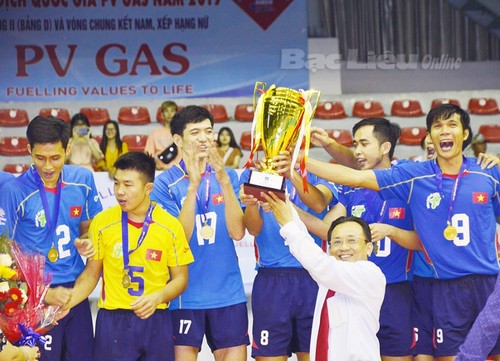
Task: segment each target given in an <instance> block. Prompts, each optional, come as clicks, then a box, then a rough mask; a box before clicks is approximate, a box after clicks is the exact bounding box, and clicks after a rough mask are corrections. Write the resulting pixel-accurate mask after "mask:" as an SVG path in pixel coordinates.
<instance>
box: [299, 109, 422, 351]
mask: <svg viewBox="0 0 500 361" xmlns="http://www.w3.org/2000/svg"><path fill="white" fill-rule="evenodd" d="M352 133H353V137H354V149H353V150H352V151H351V150H350V149H348V148H346V147H344V146H342V145H340V144H338V143H337V142H335V140H333V139H331V138H329V137H328V134H327V133H326V131H324V130H323V129H316V128H315V129H313V139H315V140H316V142H317V143H319V145H321V146H323V147H324V148H325V150H327V151H328V153H329V154H330V155H331V156H333V157H334V158H335V159H337V158H341V159H342V161H344V162H346V163H348V164H350V165H352V166H353V167H356V168H358V169H386V168H390V167H391V159H392V156H393V154H394V150H395V146H396V143H397V141H398V138H399V136H400V134H401V128H400V127H399V125H397V124H395V123H391V122H389V121H388V120H387V119H385V118H368V119H363V120H361V121H359V122H358V123H356V124H355V125H354V127H353V130H352ZM353 161H355V162H353ZM299 214H300V217H301V218H302V219H303V220H304V222H305V224H306V226H307V227H308V229H309V231H311V232H312V233H314V234H317V235H318V236H320V237H323V238H326V236H327V232H328V229H329V227H330V224H331V223H332V221H333V220H335V219H337V218H339V217H342V216H355V217H360V218H362V219H363V220H365V221H366V222H368V223H369V224H370V228H371V232H372V241H374V242H378V246H377V247H375V248H376V249H377V248H378V251H377V252H373V253H372V254H371V255H370V256H369V257H368V259H369V260H370V261H372V262H374V263H375V264H376V265H377V266H379V267H380V269H381V270H382V272H383V273H384V275H385V277H386V280H387V285H386V289H385V298H384V303H383V304H382V309H381V312H380V330H379V332H378V334H377V337H378V339H379V341H380V354H381V355H382V360H384V361H389V360H406V361H411V360H412V359H413V356H412V350H411V349H412V346H413V320H412V317H411V308H412V290H411V282H410V281H411V280H412V277H413V262H412V256H413V252H412V251H409V250H408V249H405V248H403V247H402V246H400V245H399V244H398V243H402V244H404V245H405V246H406V247H408V248H410V249H421V246H420V243H419V241H418V236H417V235H416V233H415V232H414V231H413V218H412V214H411V210H410V209H409V208H408V207H407V206H406V204H405V203H404V202H402V201H400V200H397V199H390V200H387V201H385V200H383V199H382V198H381V197H380V195H379V194H378V193H377V192H375V191H372V190H368V189H364V188H352V187H348V186H340V187H339V203H338V204H337V205H335V206H334V207H332V208H331V209H330V211H329V212H328V214H327V215H326V217H325V218H324V219H323V220H321V219H318V218H316V217H312V216H311V215H308V214H304V213H303V212H300V211H299ZM395 242H398V243H395Z"/></svg>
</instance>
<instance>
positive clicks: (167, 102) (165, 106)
mask: <svg viewBox="0 0 500 361" xmlns="http://www.w3.org/2000/svg"><path fill="white" fill-rule="evenodd" d="M168 108H174V109H175V111H177V110H178V109H179V108H178V107H177V104H176V103H175V102H174V101H172V100H165V101H164V102H163V103H161V105H160V109H161V111H162V112H164V111H165V110H167V109H168Z"/></svg>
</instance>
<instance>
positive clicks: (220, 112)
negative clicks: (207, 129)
mask: <svg viewBox="0 0 500 361" xmlns="http://www.w3.org/2000/svg"><path fill="white" fill-rule="evenodd" d="M200 106H201V107H202V108H205V109H206V110H208V111H209V112H210V114H212V117H214V122H215V123H224V122H227V121H229V117H228V116H227V111H226V107H225V106H224V105H222V104H204V105H200Z"/></svg>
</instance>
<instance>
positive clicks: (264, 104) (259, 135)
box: [244, 82, 320, 201]
mask: <svg viewBox="0 0 500 361" xmlns="http://www.w3.org/2000/svg"><path fill="white" fill-rule="evenodd" d="M257 93H260V94H261V95H260V97H259V99H258V101H257ZM319 96H320V92H319V91H316V90H307V91H304V90H299V91H297V90H294V89H290V88H283V87H276V86H275V85H272V86H271V87H270V88H269V89H267V90H266V83H263V82H256V83H255V88H254V95H253V107H254V111H255V114H254V118H253V123H252V149H251V151H250V156H249V158H248V161H247V163H246V164H245V167H247V168H248V167H249V166H250V165H251V164H252V162H253V156H254V153H255V152H256V151H257V149H258V148H259V146H260V145H262V149H263V151H264V156H265V161H264V162H262V163H261V169H260V171H256V170H252V171H251V173H250V178H249V180H248V182H247V183H245V184H244V190H245V193H246V194H251V195H253V196H254V197H255V198H257V199H258V200H260V201H265V199H263V198H262V197H261V196H260V193H261V192H268V191H272V192H273V193H275V194H276V195H277V196H278V197H280V198H281V199H283V200H284V199H285V189H284V188H285V179H284V177H283V176H280V175H279V174H278V172H277V171H276V170H275V169H274V166H273V161H272V158H273V157H275V156H276V155H278V154H279V152H280V151H282V150H289V151H290V152H291V154H292V165H293V164H295V162H296V160H297V156H298V154H299V151H300V149H301V147H302V142H303V140H304V147H303V148H304V157H303V158H302V161H301V166H300V168H301V171H302V180H303V186H304V191H306V192H307V181H306V178H305V175H306V172H305V163H306V159H307V155H308V153H309V145H310V142H311V138H310V137H311V132H310V128H311V120H312V117H313V115H314V111H315V110H316V105H317V104H318V101H319ZM312 101H313V104H311V103H312Z"/></svg>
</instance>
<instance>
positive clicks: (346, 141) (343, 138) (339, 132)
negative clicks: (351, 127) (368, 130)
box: [326, 129, 352, 147]
mask: <svg viewBox="0 0 500 361" xmlns="http://www.w3.org/2000/svg"><path fill="white" fill-rule="evenodd" d="M326 132H327V133H328V136H329V137H330V138H332V139H335V140H336V141H337V143H339V144H342V145H344V146H346V147H352V136H351V133H350V132H349V131H348V130H345V129H329V130H327V131H326Z"/></svg>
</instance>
